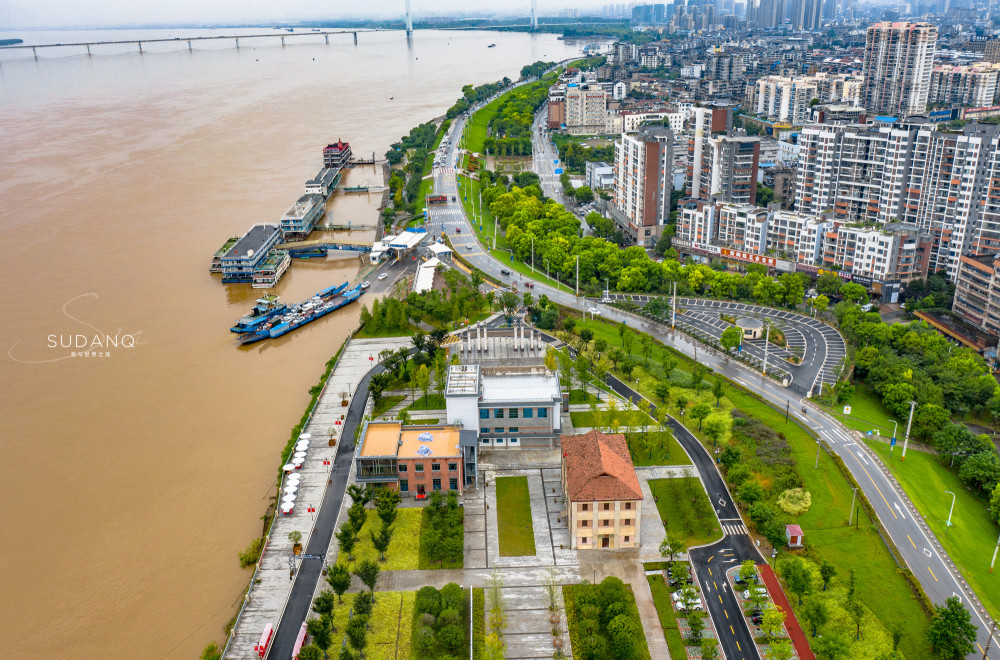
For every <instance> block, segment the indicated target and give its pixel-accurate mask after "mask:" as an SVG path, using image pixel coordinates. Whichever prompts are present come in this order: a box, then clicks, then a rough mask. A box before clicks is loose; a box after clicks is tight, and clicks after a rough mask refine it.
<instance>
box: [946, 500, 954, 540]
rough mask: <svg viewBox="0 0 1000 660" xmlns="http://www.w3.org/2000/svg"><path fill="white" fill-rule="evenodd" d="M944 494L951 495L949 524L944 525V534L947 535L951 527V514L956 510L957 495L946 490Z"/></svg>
mask: <svg viewBox="0 0 1000 660" xmlns="http://www.w3.org/2000/svg"><path fill="white" fill-rule="evenodd" d="M944 492H946V493H948V494H949V495H951V508H950V509H948V522H946V523H945V525H944V533H945V534H947V533H948V528H949V527H951V512H952V511H954V510H955V493H953V492H951V491H950V490H946V491H944Z"/></svg>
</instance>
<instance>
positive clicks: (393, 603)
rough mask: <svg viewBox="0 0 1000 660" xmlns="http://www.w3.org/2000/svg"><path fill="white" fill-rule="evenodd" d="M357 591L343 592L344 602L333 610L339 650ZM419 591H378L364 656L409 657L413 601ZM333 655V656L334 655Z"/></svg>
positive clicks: (390, 659)
mask: <svg viewBox="0 0 1000 660" xmlns="http://www.w3.org/2000/svg"><path fill="white" fill-rule="evenodd" d="M356 596H357V594H354V593H347V594H344V596H343V600H344V602H343V603H341V604H338V605H337V607H336V608H334V610H333V625H334V627H335V628H336V630H337V632H335V633H333V640H334V647H335V648H332V649H331V651H335V650H337V647H339V645H340V640H342V639H343V638H344V631H345V630H346V629H347V622H348V613H349V612H350V611H351V603H352V602H354V599H355V597H356ZM416 599H417V594H416V592H413V591H379V592H377V593H376V594H375V607H374V608H372V614H371V618H370V619H369V620H368V623H369V630H368V646H367V647H366V648H365V657H366V658H368V659H369V660H397V658H409V657H410V639H411V635H412V621H413V610H414V603H415V602H416ZM331 657H333V656H331Z"/></svg>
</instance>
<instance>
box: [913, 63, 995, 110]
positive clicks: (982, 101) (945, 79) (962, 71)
mask: <svg viewBox="0 0 1000 660" xmlns="http://www.w3.org/2000/svg"><path fill="white" fill-rule="evenodd" d="M998 83H1000V64H993V63H989V62H979V63H977V64H972V65H961V66H959V65H953V64H941V65H938V66H936V67H934V69H933V70H932V71H931V88H930V95H929V96H928V98H927V101H928V103H941V104H944V105H948V106H956V105H968V106H974V107H983V106H988V105H993V104H994V102H995V101H996V100H997V92H998V91H1000V84H998Z"/></svg>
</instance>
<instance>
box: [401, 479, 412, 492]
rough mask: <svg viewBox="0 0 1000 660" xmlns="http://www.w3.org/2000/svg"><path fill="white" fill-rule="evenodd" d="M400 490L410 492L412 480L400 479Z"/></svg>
mask: <svg viewBox="0 0 1000 660" xmlns="http://www.w3.org/2000/svg"><path fill="white" fill-rule="evenodd" d="M399 492H401V493H408V492H410V482H409V481H408V480H406V479H400V480H399Z"/></svg>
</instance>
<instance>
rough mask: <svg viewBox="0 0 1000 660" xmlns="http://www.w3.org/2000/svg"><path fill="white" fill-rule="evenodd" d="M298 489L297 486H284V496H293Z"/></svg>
mask: <svg viewBox="0 0 1000 660" xmlns="http://www.w3.org/2000/svg"><path fill="white" fill-rule="evenodd" d="M298 489H299V487H298V486H297V485H295V484H288V485H287V486H285V494H286V495H294V494H295V492H296V491H297V490H298Z"/></svg>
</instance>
